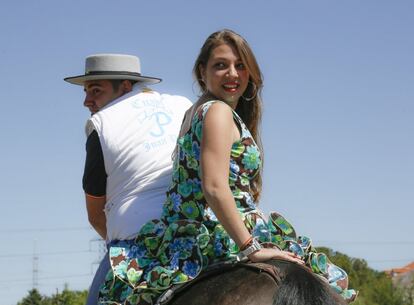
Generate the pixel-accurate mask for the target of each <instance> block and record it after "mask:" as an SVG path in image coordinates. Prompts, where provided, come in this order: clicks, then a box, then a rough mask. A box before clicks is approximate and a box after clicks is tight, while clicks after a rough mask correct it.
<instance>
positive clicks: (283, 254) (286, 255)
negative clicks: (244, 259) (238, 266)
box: [248, 248, 305, 265]
mask: <svg viewBox="0 0 414 305" xmlns="http://www.w3.org/2000/svg"><path fill="white" fill-rule="evenodd" d="M248 258H249V260H251V261H252V262H254V263H257V262H264V261H268V260H271V259H283V260H285V261H289V262H292V263H296V264H299V265H304V264H305V262H304V261H303V260H302V259H301V258H300V257H299V256H298V255H296V254H294V253H292V252H288V251H282V250H279V249H274V248H262V249H260V250H259V251H256V252H254V253H252V254H250V255H249V256H248Z"/></svg>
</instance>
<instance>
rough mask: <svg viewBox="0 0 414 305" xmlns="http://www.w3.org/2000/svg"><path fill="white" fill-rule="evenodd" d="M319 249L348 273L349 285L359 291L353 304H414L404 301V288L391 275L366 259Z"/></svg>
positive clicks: (323, 248) (318, 249)
mask: <svg viewBox="0 0 414 305" xmlns="http://www.w3.org/2000/svg"><path fill="white" fill-rule="evenodd" d="M317 251H320V252H323V253H325V254H326V255H328V257H329V259H330V260H331V261H332V263H334V264H336V265H338V266H340V267H341V268H343V269H344V270H345V271H346V272H347V273H348V275H349V287H350V288H353V289H355V290H357V291H359V295H358V298H357V300H356V301H355V302H354V303H353V305H413V304H409V303H408V304H407V303H406V302H405V301H404V294H403V290H402V289H401V288H399V287H397V286H395V285H394V284H393V283H392V279H391V278H390V277H389V276H387V275H386V274H385V273H384V272H379V271H376V270H373V269H371V268H369V267H368V264H367V262H366V261H365V260H363V259H357V258H351V257H349V256H347V255H345V254H343V253H340V252H335V251H333V250H331V249H329V248H325V247H319V248H317Z"/></svg>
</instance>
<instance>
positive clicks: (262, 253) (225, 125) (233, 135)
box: [200, 103, 303, 264]
mask: <svg viewBox="0 0 414 305" xmlns="http://www.w3.org/2000/svg"><path fill="white" fill-rule="evenodd" d="M239 137H240V134H239V131H238V129H237V127H236V124H235V123H234V120H233V113H232V111H231V109H230V108H229V107H228V106H227V105H225V104H222V103H215V104H213V105H211V106H210V108H209V110H208V112H207V113H206V116H205V118H204V122H203V137H202V141H201V155H200V163H201V183H202V188H203V192H204V196H205V198H206V200H207V203H208V204H209V206H210V207H211V209H212V210H213V211H214V214H215V215H216V217H217V219H218V220H219V221H220V223H221V224H222V225H223V227H224V229H225V230H226V231H227V233H228V234H229V235H230V237H231V238H232V239H233V240H234V241H235V242H236V244H237V245H238V246H239V248H240V247H241V246H242V245H243V243H244V242H245V241H246V240H248V239H249V238H250V236H251V234H250V233H249V231H248V230H247V228H246V226H245V224H244V223H243V221H242V219H241V217H240V213H239V211H238V210H237V207H236V203H235V201H234V197H233V194H232V192H231V190H230V187H229V164H230V153H231V147H232V144H233V143H234V142H235V141H236V140H237V139H238V138H239ZM272 258H282V259H286V260H290V261H294V262H297V263H300V264H302V263H303V262H302V261H301V260H300V259H298V258H297V257H296V256H295V255H294V254H293V253H290V252H286V251H280V250H277V249H261V250H259V251H257V252H255V253H252V254H250V255H249V259H250V260H252V261H265V260H269V259H272Z"/></svg>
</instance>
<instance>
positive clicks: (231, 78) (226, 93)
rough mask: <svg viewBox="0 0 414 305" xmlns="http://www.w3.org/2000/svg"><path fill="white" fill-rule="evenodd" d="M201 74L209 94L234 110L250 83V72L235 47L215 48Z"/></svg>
mask: <svg viewBox="0 0 414 305" xmlns="http://www.w3.org/2000/svg"><path fill="white" fill-rule="evenodd" d="M200 72H201V76H202V79H203V81H204V84H205V85H206V89H207V91H208V92H210V93H211V94H212V95H214V96H215V97H216V98H217V99H220V100H222V101H224V102H227V103H229V104H230V106H232V107H233V108H235V107H236V106H237V102H238V100H239V98H240V96H242V94H243V93H244V91H245V90H246V88H247V85H248V83H249V72H248V71H247V68H246V67H245V65H244V63H243V62H242V61H241V59H240V56H239V54H238V53H237V51H236V49H235V48H234V47H233V46H231V45H229V44H221V45H219V46H217V47H215V48H214V49H213V51H212V52H211V54H210V58H209V59H208V61H207V64H206V65H205V67H203V66H200Z"/></svg>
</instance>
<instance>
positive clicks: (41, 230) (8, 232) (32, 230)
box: [0, 227, 92, 234]
mask: <svg viewBox="0 0 414 305" xmlns="http://www.w3.org/2000/svg"><path fill="white" fill-rule="evenodd" d="M84 230H92V228H91V227H66V228H64V227H63V228H62V227H61V228H26V229H13V230H1V231H0V234H13V233H30V232H62V231H84Z"/></svg>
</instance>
